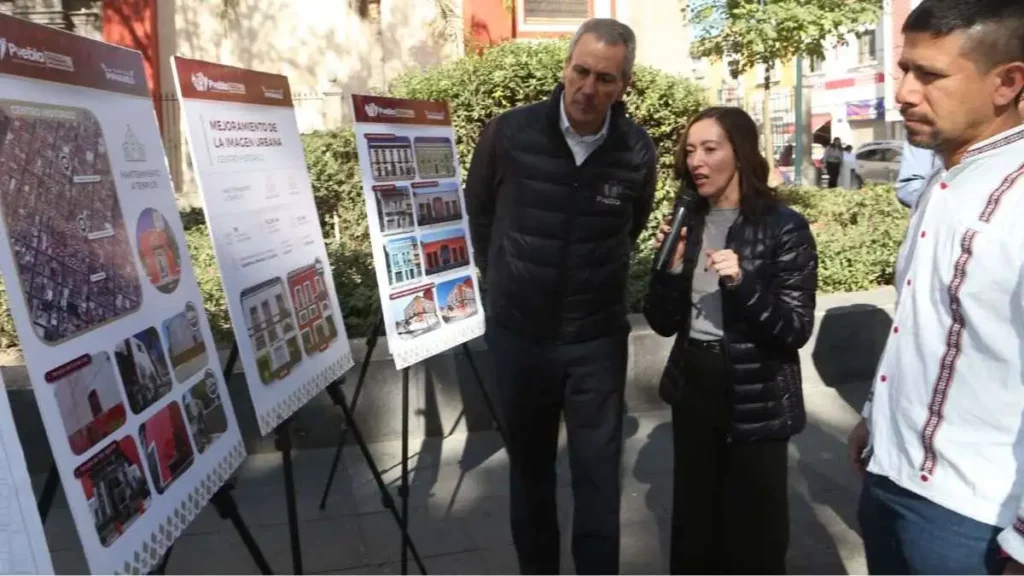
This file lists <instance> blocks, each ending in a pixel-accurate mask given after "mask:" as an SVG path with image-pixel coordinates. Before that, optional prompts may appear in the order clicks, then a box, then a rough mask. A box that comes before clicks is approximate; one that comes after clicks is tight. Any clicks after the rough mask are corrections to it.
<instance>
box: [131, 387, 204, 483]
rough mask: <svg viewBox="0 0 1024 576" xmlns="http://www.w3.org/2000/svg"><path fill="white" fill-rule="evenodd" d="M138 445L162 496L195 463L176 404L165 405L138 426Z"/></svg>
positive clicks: (183, 421)
mask: <svg viewBox="0 0 1024 576" xmlns="http://www.w3.org/2000/svg"><path fill="white" fill-rule="evenodd" d="M139 442H140V443H141V444H142V452H143V454H144V455H145V458H146V465H147V466H148V467H149V477H150V479H151V480H152V481H153V488H155V489H156V493H157V494H163V493H164V491H166V490H167V487H168V486H170V485H171V484H172V483H174V481H175V480H177V479H178V478H179V477H181V475H182V474H184V473H185V471H186V470H188V469H189V468H190V467H191V466H192V462H193V461H194V460H195V455H194V453H193V452H192V444H191V443H190V442H189V440H188V427H187V426H186V424H185V418H184V417H183V416H182V415H181V407H180V406H178V403H177V402H171V403H169V404H168V405H167V406H164V407H163V409H162V410H160V411H159V412H157V413H156V414H154V415H153V417H152V418H150V419H149V420H146V422H145V423H144V424H143V425H142V426H139Z"/></svg>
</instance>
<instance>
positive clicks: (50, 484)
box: [38, 462, 60, 524]
mask: <svg viewBox="0 0 1024 576" xmlns="http://www.w3.org/2000/svg"><path fill="white" fill-rule="evenodd" d="M58 486H60V476H59V475H58V474H57V463H56V462H54V463H53V464H50V469H49V470H47V471H46V481H45V482H43V490H42V491H41V492H40V493H39V504H38V506H39V519H40V520H42V523H43V524H46V517H47V516H49V515H50V508H53V499H54V498H56V497H57V487H58Z"/></svg>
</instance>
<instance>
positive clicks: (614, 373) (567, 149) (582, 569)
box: [466, 19, 657, 574]
mask: <svg viewBox="0 0 1024 576" xmlns="http://www.w3.org/2000/svg"><path fill="white" fill-rule="evenodd" d="M635 58H636V37H635V36H634V34H633V31H632V30H631V29H630V28H629V27H628V26H626V25H625V24H622V23H620V22H617V21H615V20H609V19H593V20H588V21H587V22H585V23H584V24H583V25H582V26H580V28H579V30H577V32H576V35H575V36H574V37H573V39H572V42H571V44H570V46H569V54H568V58H567V60H566V63H565V68H564V70H563V72H562V82H561V83H559V84H558V86H557V87H556V88H555V90H554V92H552V94H551V97H550V98H549V99H547V100H545V101H543V102H539V103H536V104H532V105H529V106H523V107H520V108H516V109H513V110H510V111H508V112H505V113H503V114H501V115H500V116H498V117H497V118H495V119H493V120H492V121H490V122H489V123H488V124H487V126H486V127H485V128H484V130H483V133H482V134H481V136H480V141H479V142H478V144H477V147H476V151H475V152H474V154H473V160H472V163H471V164H470V167H469V174H468V177H467V183H466V205H467V212H468V214H469V221H470V227H471V230H470V232H471V236H472V241H473V248H474V253H475V255H476V258H477V262H478V264H479V267H480V270H481V273H482V274H483V276H484V277H485V278H486V284H487V286H488V290H487V298H486V302H485V303H484V309H485V311H486V313H487V321H488V326H487V336H486V338H487V343H488V348H489V349H490V351H491V353H492V354H493V355H494V361H495V364H496V370H497V387H498V391H499V396H500V398H501V402H500V404H501V413H502V419H503V420H504V423H505V427H506V432H507V437H508V446H507V449H508V455H509V463H510V469H511V470H510V476H511V504H510V508H511V521H512V538H513V542H514V543H515V547H516V553H517V555H518V557H519V567H520V570H521V571H522V572H523V573H527V574H554V573H558V571H559V567H560V564H561V562H560V560H561V556H562V555H561V551H560V540H559V529H558V511H557V507H556V470H555V458H556V455H557V453H558V430H559V424H560V421H561V416H562V415H563V414H564V415H565V427H566V431H567V435H568V447H569V466H570V469H571V471H572V489H573V498H574V502H575V505H574V514H573V529H572V552H573V558H574V560H575V563H576V570H577V572H578V573H580V574H614V573H617V572H618V569H619V501H620V488H621V482H620V480H619V465H620V461H621V458H622V419H623V407H624V403H623V391H624V388H625V384H626V362H627V337H628V334H629V330H630V325H629V321H628V319H627V312H628V310H627V308H626V287H627V278H628V273H629V263H630V257H631V253H632V251H633V248H634V245H635V243H636V240H637V238H638V237H639V236H640V232H641V231H642V230H643V229H644V227H645V226H646V224H647V219H648V216H649V215H650V212H651V206H652V203H653V201H654V187H655V182H656V176H657V175H656V171H655V170H656V168H655V167H656V163H657V158H656V152H655V148H654V143H653V141H652V140H651V138H650V136H648V134H647V132H646V131H644V129H643V128H641V127H639V126H637V125H636V124H634V123H633V122H632V121H631V120H629V119H628V118H627V117H626V109H625V104H624V103H623V102H622V96H623V94H624V93H625V91H626V88H627V87H628V86H629V83H630V80H631V78H632V74H633V63H634V61H635Z"/></svg>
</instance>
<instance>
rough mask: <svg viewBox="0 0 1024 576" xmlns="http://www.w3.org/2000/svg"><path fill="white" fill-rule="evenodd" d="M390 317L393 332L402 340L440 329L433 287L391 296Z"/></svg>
mask: <svg viewBox="0 0 1024 576" xmlns="http://www.w3.org/2000/svg"><path fill="white" fill-rule="evenodd" d="M391 316H392V319H393V321H394V323H395V331H396V332H398V336H399V337H400V338H402V339H403V340H410V339H412V338H416V337H417V336H420V335H422V334H425V333H427V332H430V331H432V330H436V329H437V328H440V327H441V318H440V317H438V315H437V303H436V302H435V299H434V288H433V286H427V287H426V288H416V289H415V290H412V291H409V292H406V293H399V294H395V295H393V296H391Z"/></svg>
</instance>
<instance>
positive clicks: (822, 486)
mask: <svg viewBox="0 0 1024 576" xmlns="http://www.w3.org/2000/svg"><path fill="white" fill-rule="evenodd" d="M866 391H867V385H866V384H865V385H862V386H856V387H850V388H844V389H841V390H840V391H839V392H837V391H836V390H834V389H831V388H815V389H811V390H808V391H806V392H805V394H806V403H807V408H808V413H809V422H808V428H807V430H806V431H805V432H804V433H803V434H801V435H800V436H799V437H798V438H797V439H796V440H795V441H794V442H793V443H792V444H791V448H790V486H791V492H790V509H791V518H792V519H791V525H792V529H791V546H790V559H789V570H790V572H791V573H814V574H837V573H854V574H862V573H865V572H866V567H865V564H864V560H863V550H862V543H861V539H860V537H859V536H858V534H857V532H856V530H857V524H856V502H857V494H858V485H857V482H856V481H855V479H854V478H853V476H852V474H851V473H850V472H849V469H848V467H847V464H846V456H845V454H846V448H845V438H846V434H847V432H848V431H849V429H850V428H852V426H853V425H854V424H855V423H856V421H857V418H858V416H857V413H856V411H855V410H854V408H852V407H851V406H857V407H859V406H860V402H861V401H862V399H863V397H864V395H865V394H866ZM625 428H626V430H625V431H626V443H625V450H624V460H623V484H624V487H623V493H622V526H623V528H622V560H621V569H622V572H623V573H632V574H657V573H665V572H666V571H667V566H668V530H669V520H668V518H669V514H670V509H671V498H672V495H671V491H672V490H671V485H672V440H671V425H670V416H669V412H668V411H657V412H647V413H641V414H631V415H629V416H628V417H627V421H626V427H625ZM562 439H563V450H562V451H561V452H560V456H559V487H560V488H559V507H560V514H559V516H560V518H561V523H562V527H563V543H562V547H563V550H564V551H565V554H564V555H563V571H564V572H566V573H571V572H572V571H573V567H572V561H571V556H570V555H569V552H568V549H569V545H568V542H569V537H568V534H569V527H570V526H571V509H572V501H571V492H570V490H569V471H568V459H567V457H566V453H565V450H564V434H563V436H562ZM371 449H372V451H373V452H374V457H375V458H376V460H377V464H378V465H379V466H380V467H381V468H382V469H383V470H384V478H385V481H387V482H388V483H389V485H390V486H391V487H392V492H394V489H395V487H397V485H398V473H399V462H400V457H399V455H400V449H401V445H400V443H399V442H387V443H381V444H375V445H373V446H371ZM410 453H411V454H412V460H411V462H410V464H409V466H410V483H411V487H412V488H411V493H412V495H411V498H410V510H411V513H410V525H411V533H412V537H413V539H414V542H415V544H416V545H417V547H418V548H419V551H420V554H421V555H422V556H423V557H424V560H425V563H426V565H427V569H428V571H429V572H430V573H432V574H510V573H516V571H517V565H516V561H515V553H514V550H513V548H512V544H511V533H510V531H509V527H508V478H507V471H508V468H507V460H506V457H505V453H504V451H503V450H502V449H501V441H500V439H499V438H498V437H497V435H496V434H494V433H476V434H470V435H454V436H451V437H449V438H447V439H444V440H442V439H430V440H426V441H423V442H419V441H417V442H413V443H412V444H411V445H410ZM331 457H332V450H307V451H302V452H298V453H296V454H295V456H294V462H295V482H296V490H297V494H298V513H299V519H300V529H301V534H302V546H303V561H304V569H305V572H306V573H325V574H393V573H398V572H399V571H400V566H399V564H398V561H399V558H400V555H399V554H400V547H399V544H400V542H399V536H398V534H399V532H398V529H397V528H396V525H395V523H394V521H393V520H392V518H391V516H390V514H389V513H388V512H387V511H386V510H385V509H384V508H383V506H382V504H381V499H380V495H379V493H378V492H377V488H376V485H375V484H374V482H373V480H372V477H371V474H370V471H369V469H368V468H367V467H366V465H365V463H364V462H363V459H362V457H361V455H360V453H359V451H358V449H357V448H355V447H351V448H348V449H346V453H345V456H344V459H343V461H342V465H341V467H340V468H339V472H338V476H337V478H336V480H335V485H334V489H333V491H332V494H331V497H330V499H329V501H328V506H327V509H326V510H324V511H320V510H319V509H318V506H317V505H318V501H319V498H320V494H321V490H322V488H323V485H324V482H325V480H326V477H327V472H328V467H329V465H330V462H331ZM36 481H37V482H38V483H39V484H40V485H41V483H42V478H41V477H40V478H37V479H36ZM37 489H38V488H37ZM235 497H236V499H237V501H238V503H239V505H240V507H241V509H242V514H243V516H244V517H245V520H246V522H247V523H248V524H249V526H250V528H251V529H252V531H253V534H254V536H255V537H256V539H257V540H258V542H259V544H260V546H261V547H262V549H263V552H264V554H265V555H266V556H267V558H268V560H269V562H270V564H271V567H272V568H273V570H274V572H275V573H279V574H282V573H290V572H291V556H290V547H289V546H290V545H289V537H288V525H287V516H286V512H285V498H284V481H283V476H282V468H281V459H280V457H279V456H278V455H275V454H260V455H255V456H251V457H249V458H248V459H247V461H246V462H245V464H244V465H243V467H242V469H241V470H240V472H239V474H238V486H237V489H236V490H235ZM395 497H396V499H397V495H396V496H395ZM46 531H47V537H48V539H49V543H50V547H51V551H52V552H53V555H54V567H55V569H56V570H57V572H58V573H62V574H72V573H85V572H86V571H87V566H86V564H85V561H84V558H83V556H82V553H81V550H80V544H79V542H78V537H77V535H76V533H75V530H74V527H73V525H72V524H71V519H70V515H69V512H68V510H67V504H66V502H65V501H64V498H63V495H60V494H59V495H58V498H57V501H56V503H55V507H54V510H53V511H52V512H51V515H50V518H49V520H48V522H47V526H46ZM737 552H738V553H742V544H741V543H740V544H739V548H738V549H737ZM410 569H411V571H412V572H413V573H415V565H414V564H413V563H412V561H411V558H410ZM167 572H168V573H169V574H196V573H203V574H253V573H257V569H256V566H255V564H253V562H252V560H251V559H250V558H249V556H248V554H247V552H246V550H245V548H244V547H243V545H242V543H241V540H240V539H239V537H238V535H237V534H236V533H235V531H234V530H233V528H232V527H231V525H230V524H229V523H228V522H227V521H223V520H221V519H220V518H219V517H218V516H217V514H216V512H215V511H214V510H213V509H212V507H210V506H208V507H207V508H206V509H205V510H204V511H203V512H202V513H201V514H200V515H199V517H198V518H197V519H196V520H195V521H194V522H193V523H192V525H191V526H190V527H189V529H188V530H187V532H186V533H185V535H184V536H183V537H182V538H180V539H179V540H178V542H177V543H176V544H175V546H174V551H173V554H172V557H171V561H170V564H169V566H168V569H167Z"/></svg>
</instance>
